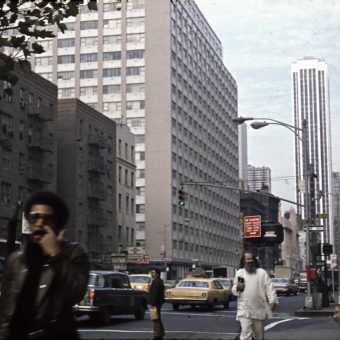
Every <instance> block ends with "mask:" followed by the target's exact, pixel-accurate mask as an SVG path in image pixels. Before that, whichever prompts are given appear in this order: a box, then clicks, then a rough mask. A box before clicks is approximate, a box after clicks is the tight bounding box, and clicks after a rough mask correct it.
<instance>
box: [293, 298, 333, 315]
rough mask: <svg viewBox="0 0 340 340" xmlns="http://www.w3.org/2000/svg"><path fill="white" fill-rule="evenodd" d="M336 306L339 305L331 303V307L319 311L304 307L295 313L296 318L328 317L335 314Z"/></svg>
mask: <svg viewBox="0 0 340 340" xmlns="http://www.w3.org/2000/svg"><path fill="white" fill-rule="evenodd" d="M336 305H337V303H335V302H333V301H332V302H330V303H329V307H321V308H319V309H315V308H305V307H302V308H300V309H297V310H296V311H295V312H294V315H295V316H308V317H320V316H325V317H328V316H332V315H333V314H334V311H335V306H336Z"/></svg>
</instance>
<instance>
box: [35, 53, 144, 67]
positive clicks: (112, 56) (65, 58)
mask: <svg viewBox="0 0 340 340" xmlns="http://www.w3.org/2000/svg"><path fill="white" fill-rule="evenodd" d="M144 55H145V50H129V51H126V58H127V59H144ZM121 59H122V52H121V51H112V52H104V53H103V60H104V61H109V60H121ZM97 61H98V53H81V54H80V62H81V63H90V62H97ZM57 62H58V64H74V63H75V55H74V54H70V55H59V56H58V58H57ZM52 63H53V58H52V57H37V58H36V65H39V66H44V65H52Z"/></svg>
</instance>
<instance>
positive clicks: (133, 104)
mask: <svg viewBox="0 0 340 340" xmlns="http://www.w3.org/2000/svg"><path fill="white" fill-rule="evenodd" d="M144 108H145V101H144V100H133V101H127V102H126V109H127V110H142V109H144Z"/></svg>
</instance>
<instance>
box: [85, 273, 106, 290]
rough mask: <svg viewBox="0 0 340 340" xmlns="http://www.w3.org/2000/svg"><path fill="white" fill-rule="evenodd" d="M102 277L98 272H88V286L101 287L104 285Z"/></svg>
mask: <svg viewBox="0 0 340 340" xmlns="http://www.w3.org/2000/svg"><path fill="white" fill-rule="evenodd" d="M104 283H105V280H104V277H103V276H102V275H99V274H95V273H90V276H89V281H88V285H89V286H90V287H100V288H103V287H104Z"/></svg>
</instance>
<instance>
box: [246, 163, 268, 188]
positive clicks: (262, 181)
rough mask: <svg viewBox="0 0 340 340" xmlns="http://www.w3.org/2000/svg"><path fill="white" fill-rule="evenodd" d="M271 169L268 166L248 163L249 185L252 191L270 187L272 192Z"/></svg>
mask: <svg viewBox="0 0 340 340" xmlns="http://www.w3.org/2000/svg"><path fill="white" fill-rule="evenodd" d="M271 174H272V172H271V169H270V168H269V167H267V166H259V167H257V166H252V165H248V187H249V190H251V191H257V190H261V189H264V188H266V189H268V192H271V186H272V185H271V181H272V175H271Z"/></svg>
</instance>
